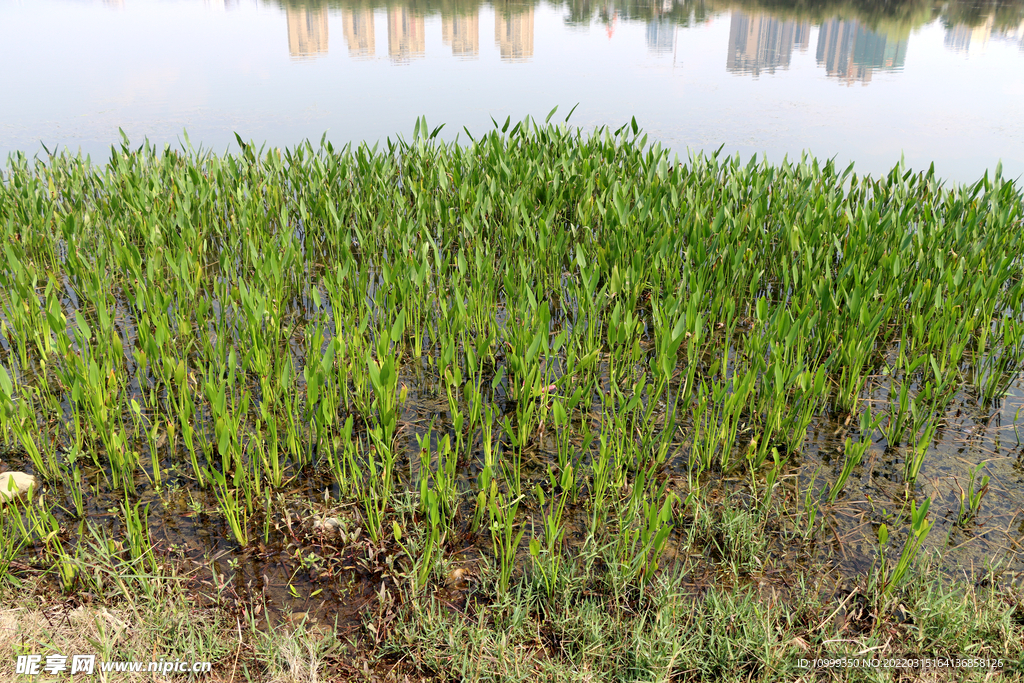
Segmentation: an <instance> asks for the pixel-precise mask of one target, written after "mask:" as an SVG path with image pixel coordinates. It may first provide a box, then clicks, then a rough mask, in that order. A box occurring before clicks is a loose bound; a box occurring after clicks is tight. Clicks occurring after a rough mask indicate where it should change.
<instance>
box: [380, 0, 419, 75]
mask: <svg viewBox="0 0 1024 683" xmlns="http://www.w3.org/2000/svg"><path fill="white" fill-rule="evenodd" d="M425 35H426V31H425V29H424V23H423V15H422V14H420V13H419V12H415V11H414V10H412V9H410V8H408V7H389V8H388V57H391V59H392V60H394V61H396V62H407V61H409V60H411V59H416V58H418V57H422V56H423V53H424V52H425V49H424V48H425V45H426V38H425Z"/></svg>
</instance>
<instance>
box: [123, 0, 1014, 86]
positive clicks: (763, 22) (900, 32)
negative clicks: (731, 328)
mask: <svg viewBox="0 0 1024 683" xmlns="http://www.w3.org/2000/svg"><path fill="white" fill-rule="evenodd" d="M104 1H105V2H108V3H110V4H112V5H113V4H115V3H118V4H119V3H121V2H123V0H104ZM206 1H207V2H208V3H210V2H223V1H224V0H206ZM280 4H281V6H282V8H283V9H284V10H285V15H286V17H287V25H288V51H289V53H290V54H291V55H292V56H293V57H296V58H308V57H315V56H318V55H322V54H324V53H326V52H327V50H328V11H329V10H330V11H331V13H333V14H336V15H337V14H340V15H341V21H342V26H343V32H344V34H345V42H346V44H347V45H348V51H349V55H350V56H351V57H358V58H365V57H372V56H374V54H375V45H374V13H375V12H376V11H380V12H382V13H384V14H386V17H387V29H388V56H389V57H390V58H391V59H392V60H393V61H394V62H397V63H402V62H408V61H410V60H413V59H417V58H420V57H423V56H425V53H426V35H425V33H426V31H427V30H428V28H427V24H426V22H425V18H426V17H429V16H431V15H436V14H440V19H441V22H440V23H441V41H442V43H443V44H444V45H446V46H448V47H449V48H450V49H451V55H452V56H453V57H457V58H477V57H479V55H480V10H481V8H482V7H484V6H485V5H488V4H489V5H490V6H491V7H492V8H493V16H494V41H495V45H496V46H497V48H498V51H499V54H500V58H501V60H502V61H505V62H523V61H529V60H530V59H531V58H532V57H533V55H534V19H535V9H536V7H537V2H535V1H533V2H531V1H527V2H521V1H519V0H512V1H509V0H494V2H490V3H485V2H483V0H406V1H405V2H402V3H396V2H379V0H378V1H377V2H374V1H373V0H370V1H369V2H367V0H329V1H323V0H321V1H320V2H317V0H311V1H310V2H306V3H303V4H301V5H298V4H294V3H293V2H289V1H288V0H280ZM553 6H554V7H561V8H562V9H563V11H564V15H563V19H564V22H565V24H566V25H568V26H571V27H575V28H580V29H587V28H589V27H590V26H591V25H592V24H594V23H598V24H599V25H601V26H602V27H603V28H604V30H605V32H606V33H607V35H608V38H609V39H611V38H612V37H613V36H614V35H615V27H616V25H617V24H618V22H620V21H621V22H624V23H629V22H643V23H644V24H645V26H646V30H645V32H644V36H645V40H646V45H647V50H648V52H649V53H650V54H652V55H654V56H666V55H670V54H673V53H674V51H675V50H676V49H677V44H676V40H677V36H678V29H679V28H680V27H684V28H685V27H690V26H695V25H698V24H701V23H705V22H707V21H709V20H710V19H711V18H713V17H716V16H719V15H721V14H723V13H726V12H728V13H730V27H729V44H728V52H727V57H726V65H725V68H726V71H728V72H731V73H737V74H747V75H751V76H754V77H757V76H760V75H762V74H774V73H776V71H778V70H786V69H788V68H789V67H790V63H791V60H792V56H793V51H794V49H796V50H799V51H801V52H804V51H806V50H807V49H808V47H809V44H810V41H811V40H812V39H813V36H812V33H813V32H814V31H815V30H816V31H817V50H816V61H817V64H818V65H819V66H820V67H821V68H823V69H824V72H825V74H826V75H827V76H829V77H832V78H835V79H837V80H838V81H840V82H841V83H846V84H853V83H862V84H867V83H870V81H871V78H872V75H873V74H874V73H876V72H878V71H899V70H901V69H902V68H903V66H904V64H905V62H906V55H907V43H908V39H909V36H910V32H911V31H912V30H914V29H916V28H919V27H921V26H923V25H925V24H927V23H929V22H932V21H934V20H935V19H937V18H938V19H940V20H941V21H942V23H943V25H944V27H945V40H944V44H945V46H946V48H948V49H949V50H953V51H957V52H965V53H966V52H968V51H969V50H971V49H972V48H973V49H978V48H980V47H982V46H984V45H985V44H986V43H987V42H988V41H989V40H990V39H993V40H1000V41H1010V42H1017V43H1020V45H1021V49H1022V50H1024V0H1014V1H1013V2H1009V3H1007V2H987V3H986V2H982V3H980V4H979V3H976V2H971V3H967V2H942V3H939V2H934V3H932V2H927V1H925V2H922V1H921V0H912V1H911V2H907V3H899V4H892V3H885V2H873V1H871V0H861V2H859V3H858V4H856V6H855V7H854V9H852V10H851V7H850V5H848V4H845V3H844V4H842V5H840V4H835V3H829V2H822V3H820V4H816V5H806V4H802V3H801V4H795V3H792V0H790V1H789V2H787V1H786V0H783V2H773V3H769V2H766V1H763V0H754V1H750V0H740V1H739V2H735V1H729V2H718V1H716V0H655V1H651V0H605V1H604V2H601V3H595V2H592V0H565V1H564V2H561V3H556V4H555V5H553ZM840 12H841V13H842V16H841V17H840V16H837V14H839V13H840ZM433 30H436V29H433Z"/></svg>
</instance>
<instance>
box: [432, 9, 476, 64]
mask: <svg viewBox="0 0 1024 683" xmlns="http://www.w3.org/2000/svg"><path fill="white" fill-rule="evenodd" d="M441 40H442V41H443V42H444V44H445V45H448V46H450V47H451V48H452V55H454V56H455V57H475V56H477V55H478V54H479V53H480V12H479V10H476V9H474V10H473V13H472V14H456V15H449V16H442V17H441Z"/></svg>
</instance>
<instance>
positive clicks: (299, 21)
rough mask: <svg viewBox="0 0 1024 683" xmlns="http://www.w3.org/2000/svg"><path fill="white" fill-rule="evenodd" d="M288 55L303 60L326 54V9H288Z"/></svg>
mask: <svg viewBox="0 0 1024 683" xmlns="http://www.w3.org/2000/svg"><path fill="white" fill-rule="evenodd" d="M285 16H286V17H287V20H288V54H290V55H291V56H292V57H298V58H305V57H316V56H317V55H320V54H327V7H326V6H324V5H321V6H320V7H307V6H301V7H289V8H287V9H286V10H285Z"/></svg>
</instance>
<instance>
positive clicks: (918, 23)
mask: <svg viewBox="0 0 1024 683" xmlns="http://www.w3.org/2000/svg"><path fill="white" fill-rule="evenodd" d="M897 4H898V5H899V6H898V7H895V8H894V7H893V6H892V3H890V4H889V5H885V4H881V3H873V2H870V1H869V0H865V1H862V2H859V3H843V4H839V3H836V4H830V3H829V2H827V1H826V2H820V3H816V4H815V7H814V8H813V9H812V10H807V9H798V8H797V7H794V6H792V5H793V3H787V2H785V0H783V1H782V2H776V3H773V4H770V5H768V4H758V3H756V2H743V3H740V4H736V3H728V2H722V3H719V2H704V3H694V2H690V3H686V2H682V3H680V2H675V3H674V2H673V1H672V0H664V1H661V0H659V1H658V2H649V3H634V2H626V3H618V2H608V3H604V4H599V3H597V2H593V3H591V2H580V1H573V2H569V3H559V4H554V3H551V4H549V3H522V2H516V3H510V2H501V1H498V2H494V3H479V2H475V1H474V0H447V1H443V2H436V1H428V2H423V1H416V0H413V1H410V2H407V3H404V4H403V3H399V2H395V3H391V4H383V3H377V4H374V3H369V2H364V3H359V2H350V1H349V0H343V1H341V2H329V3H326V2H319V3H318V2H305V3H296V2H288V1H285V2H259V1H249V0H241V1H237V2H236V1H227V0H209V1H207V2H200V1H196V0H181V1H172V0H168V1H164V0H159V1H153V0H150V1H142V0H109V1H107V2H89V1H87V0H82V1H70V0H25V1H15V0H2V1H0V59H2V62H3V64H4V69H3V72H2V75H0V156H2V157H4V158H6V156H7V155H8V154H9V153H11V152H12V151H15V150H22V151H26V152H28V153H29V154H30V155H31V154H35V153H38V152H42V150H43V148H42V146H41V143H42V144H45V145H46V146H47V147H49V148H50V149H53V148H54V147H55V146H60V147H64V146H66V147H69V148H71V149H72V150H78V149H81V150H82V151H83V152H84V153H86V154H90V155H92V157H93V159H104V158H106V156H107V155H108V154H109V148H110V145H111V144H116V143H118V142H119V140H120V133H119V131H118V129H119V128H122V129H123V130H124V131H125V133H126V134H127V135H128V136H129V138H130V140H131V141H132V142H133V143H136V144H139V143H141V142H142V140H143V138H144V137H148V138H149V139H150V140H151V141H154V142H158V143H164V142H168V143H170V144H172V145H175V146H177V145H179V144H182V143H183V141H184V138H183V131H185V130H187V131H188V134H189V138H190V140H191V141H192V143H193V144H196V145H198V144H200V143H201V144H202V145H204V146H205V147H208V148H213V149H214V150H216V151H218V152H220V151H224V150H225V149H227V148H228V147H229V146H231V145H233V144H234V140H235V133H236V132H237V133H238V134H240V135H241V136H242V137H243V138H245V139H246V140H248V139H252V140H256V141H258V142H264V141H265V142H267V143H268V144H270V145H275V146H284V145H294V144H296V143H298V142H300V141H302V140H304V139H306V138H310V139H313V140H314V141H318V140H319V139H320V138H321V136H322V135H324V134H325V133H326V135H327V138H328V139H330V140H331V141H333V142H334V143H335V144H337V143H344V142H349V141H362V140H368V141H371V142H373V141H376V140H383V139H384V138H385V137H386V136H392V137H394V136H395V135H396V134H399V133H401V134H404V135H405V136H406V137H409V136H411V134H412V129H413V124H414V122H415V119H416V117H417V116H419V115H426V117H427V120H428V123H430V124H431V126H432V127H433V126H434V125H437V124H440V123H446V124H447V126H446V128H445V129H444V130H443V131H442V137H445V138H446V139H449V140H450V139H454V138H455V136H456V134H460V135H461V139H463V140H465V139H466V132H465V131H463V127H465V128H466V129H468V131H469V132H470V133H472V134H474V135H476V134H479V133H481V132H484V131H486V130H487V129H489V128H490V127H492V126H493V124H492V123H491V118H492V117H493V118H495V119H497V120H498V121H499V123H503V122H504V120H505V118H506V117H507V116H511V117H512V120H513V121H516V120H518V119H520V118H522V117H523V116H525V115H531V116H533V117H536V118H539V119H541V120H543V119H544V117H545V116H546V115H547V113H548V112H549V111H550V110H551V108H552V107H554V106H555V105H558V106H559V110H558V113H557V114H556V119H557V120H564V118H565V115H566V114H568V112H569V110H570V109H572V107H573V106H574V105H577V104H578V107H577V109H576V110H575V112H574V113H573V116H572V118H571V119H570V121H571V122H572V123H575V124H577V125H581V126H584V127H586V128H590V127H593V126H596V125H610V126H614V127H618V126H620V125H622V124H624V123H627V122H629V121H630V119H631V117H634V116H635V117H636V119H637V122H638V123H639V124H640V125H641V126H642V127H643V128H644V129H645V130H647V131H648V132H649V133H650V135H651V138H652V139H655V140H659V141H661V142H663V143H664V144H666V145H667V146H669V147H670V148H672V149H673V150H674V151H675V152H677V153H679V155H680V156H681V157H685V155H686V154H687V150H688V149H694V150H696V149H700V150H714V149H717V148H718V147H720V146H724V150H725V151H726V152H730V153H735V152H739V153H740V154H741V155H743V157H744V158H747V157H749V156H750V155H752V154H758V155H760V154H762V153H763V154H766V155H767V157H768V158H769V159H770V160H772V161H780V160H781V159H782V158H783V157H784V156H786V155H788V156H789V157H790V158H794V157H798V156H799V155H800V152H801V150H808V151H810V152H812V153H813V154H815V155H817V156H819V157H835V158H836V159H837V161H838V162H840V163H842V164H845V163H847V162H849V161H854V162H856V165H857V166H856V167H857V169H858V170H859V171H861V172H871V173H880V172H885V171H887V170H888V169H889V168H891V167H892V165H893V164H894V163H896V162H897V161H899V159H900V157H901V155H903V157H904V158H905V159H906V162H907V164H908V165H909V166H910V167H912V168H915V169H926V168H927V167H928V165H929V164H930V163H932V162H934V163H935V166H936V171H937V172H938V174H939V175H940V176H942V177H945V178H948V179H951V180H955V181H965V182H967V181H972V180H976V179H977V178H978V177H980V175H981V174H982V173H983V172H984V171H985V170H986V169H992V168H994V167H995V165H996V162H997V161H999V160H1001V161H1002V167H1003V172H1004V175H1007V176H1011V177H1018V176H1021V175H1022V174H1024V2H1021V1H1017V2H1013V3H1009V4H1005V3H1002V4H992V3H983V4H966V3H957V2H946V3H930V2H909V3H897Z"/></svg>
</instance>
